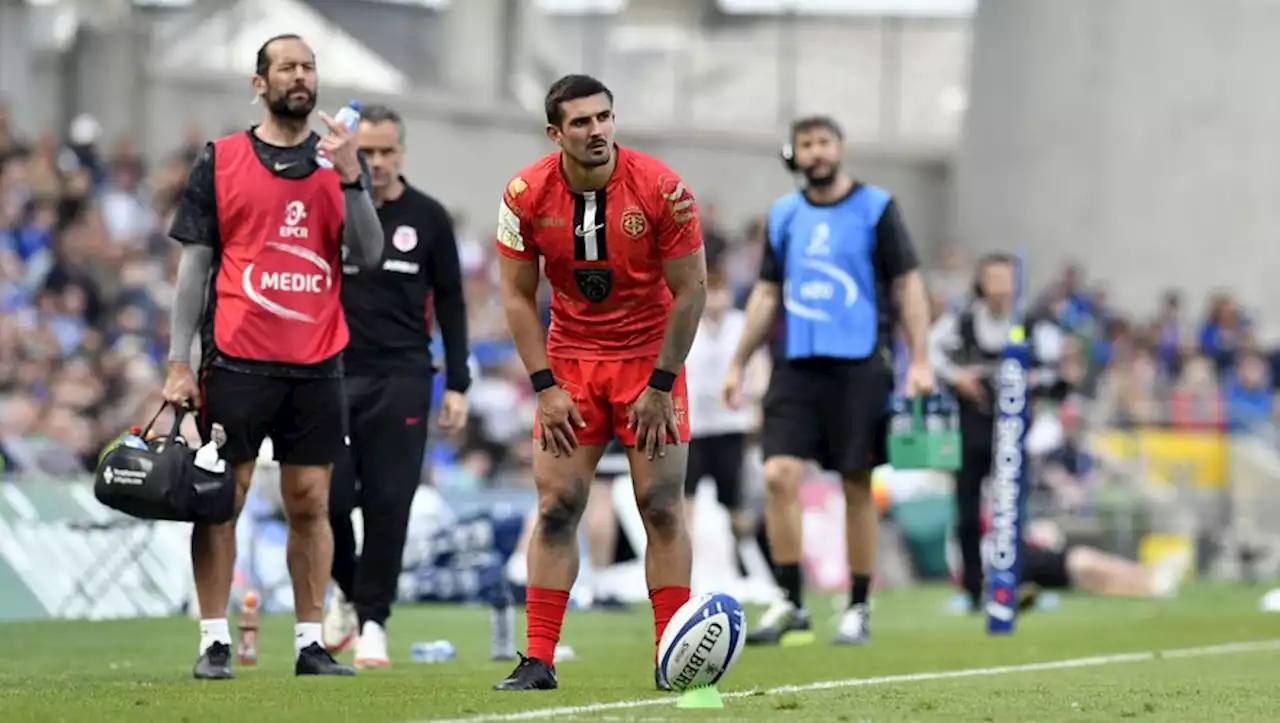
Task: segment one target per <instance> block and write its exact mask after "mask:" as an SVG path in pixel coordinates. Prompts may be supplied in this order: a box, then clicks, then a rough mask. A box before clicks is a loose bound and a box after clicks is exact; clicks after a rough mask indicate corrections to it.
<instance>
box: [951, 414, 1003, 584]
mask: <svg viewBox="0 0 1280 723" xmlns="http://www.w3.org/2000/svg"><path fill="white" fill-rule="evenodd" d="M994 425H995V418H994V417H993V416H992V415H991V414H990V413H989V412H985V411H979V410H977V409H974V408H973V407H972V406H971V405H969V404H963V405H961V407H960V437H961V444H962V449H963V457H962V460H961V466H960V469H959V470H957V471H956V488H955V498H956V538H957V541H958V542H959V543H960V559H961V561H962V563H963V565H964V571H963V576H962V578H961V580H962V585H963V586H964V590H965V592H966V593H968V595H969V597H970V599H971V600H972V601H973V603H974V605H975V608H976V606H977V604H978V603H979V601H980V600H981V599H982V574H983V569H982V567H983V566H982V482H983V480H985V479H986V478H987V476H988V475H990V474H991V464H992V457H993V453H992V449H993V446H994V444H995V427H994Z"/></svg>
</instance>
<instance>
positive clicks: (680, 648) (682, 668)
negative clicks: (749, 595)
mask: <svg viewBox="0 0 1280 723" xmlns="http://www.w3.org/2000/svg"><path fill="white" fill-rule="evenodd" d="M746 638H747V616H746V615H745V614H744V613H743V612H742V605H741V604H739V603H738V601H737V600H735V599H734V598H733V597H732V596H730V595H726V594H724V593H722V592H715V593H708V594H706V595H699V596H698V597H695V598H692V599H691V600H689V602H687V603H685V604H684V605H682V606H681V607H680V609H679V610H677V611H676V614H675V617H673V618H671V622H670V623H669V624H668V625H667V629H666V632H664V633H663V634H662V640H661V642H659V644H658V670H659V671H660V672H661V674H662V677H663V678H665V679H666V681H667V683H668V684H669V685H670V686H671V689H672V690H674V691H677V692H678V691H683V690H687V689H689V688H700V687H703V686H707V685H716V684H718V683H719V682H720V679H721V678H723V677H724V674H725V673H727V672H729V669H730V668H732V667H733V664H734V663H735V662H736V661H737V660H738V655H739V654H741V653H742V646H743V645H745V644H746Z"/></svg>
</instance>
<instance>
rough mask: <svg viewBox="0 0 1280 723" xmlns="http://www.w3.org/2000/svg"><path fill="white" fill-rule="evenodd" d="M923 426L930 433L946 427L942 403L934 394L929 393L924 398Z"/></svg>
mask: <svg viewBox="0 0 1280 723" xmlns="http://www.w3.org/2000/svg"><path fill="white" fill-rule="evenodd" d="M924 428H925V431H926V432H929V433H930V434H933V433H936V432H941V431H943V430H945V429H946V421H945V420H944V419H943V416H942V404H941V401H940V400H939V399H938V395H936V394H931V395H929V397H928V398H926V399H925V400H924Z"/></svg>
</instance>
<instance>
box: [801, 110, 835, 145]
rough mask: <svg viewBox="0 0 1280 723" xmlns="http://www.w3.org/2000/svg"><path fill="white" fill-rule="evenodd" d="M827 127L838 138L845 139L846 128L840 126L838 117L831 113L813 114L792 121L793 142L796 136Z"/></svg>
mask: <svg viewBox="0 0 1280 723" xmlns="http://www.w3.org/2000/svg"><path fill="white" fill-rule="evenodd" d="M824 128H825V129H826V130H829V131H831V133H832V134H833V135H834V136H835V137H836V138H838V139H840V140H842V141H843V140H844V130H842V129H841V128H840V124H839V123H836V119H835V118H832V117H831V116H829V115H811V116H806V117H804V118H797V119H796V120H794V121H792V122H791V142H792V143H795V142H796V138H797V137H798V136H799V135H800V134H801V133H808V132H809V131H816V130H819V129H824Z"/></svg>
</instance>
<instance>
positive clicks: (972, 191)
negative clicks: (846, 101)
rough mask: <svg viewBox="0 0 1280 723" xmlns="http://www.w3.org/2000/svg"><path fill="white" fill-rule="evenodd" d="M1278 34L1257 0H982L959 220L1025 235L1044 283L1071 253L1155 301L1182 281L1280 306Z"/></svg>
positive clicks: (1138, 297) (1007, 238)
mask: <svg viewBox="0 0 1280 723" xmlns="http://www.w3.org/2000/svg"><path fill="white" fill-rule="evenodd" d="M1277 33H1280V5H1277V4H1276V3H1272V2H1259V1H1258V0H1213V2H1205V1H1204V0H1044V1H1042V2H1026V1H1025V0H984V2H982V3H980V5H979V6H978V11H977V14H976V16H975V18H974V41H973V44H972V47H973V56H972V61H971V62H972V67H973V80H972V86H971V90H970V106H969V112H968V116H967V118H966V127H965V130H964V133H963V141H962V143H961V148H960V152H959V155H958V166H957V177H956V184H955V186H954V190H955V192H956V194H957V200H956V210H957V217H956V220H957V231H958V234H959V235H960V236H961V237H962V238H964V239H966V241H967V242H968V243H970V244H971V245H973V246H974V247H977V248H983V249H991V248H996V247H1001V246H1010V245H1021V246H1025V247H1026V248H1027V249H1028V252H1029V254H1030V261H1031V263H1030V264H1029V268H1030V271H1031V275H1032V285H1033V286H1036V287H1040V286H1043V285H1044V283H1045V282H1046V281H1048V280H1049V276H1050V275H1051V274H1053V273H1055V271H1056V270H1057V269H1058V268H1059V267H1060V265H1061V263H1062V262H1064V261H1067V260H1069V259H1070V260H1077V261H1082V262H1085V263H1087V264H1088V266H1089V267H1090V269H1092V270H1093V272H1094V273H1096V274H1097V275H1099V276H1102V277H1107V276H1110V277H1111V278H1112V280H1113V281H1116V282H1119V276H1120V274H1121V272H1123V274H1124V277H1123V279H1124V280H1123V283H1122V284H1121V283H1116V284H1115V285H1114V286H1113V288H1112V294H1111V297H1112V299H1113V300H1114V301H1115V302H1116V303H1117V304H1118V305H1119V306H1121V307H1123V308H1129V309H1140V310H1141V311H1143V312H1144V313H1149V312H1151V311H1153V310H1154V303H1155V300H1156V299H1157V298H1159V295H1160V293H1161V292H1162V291H1164V290H1165V289H1171V288H1181V289H1185V290H1186V292H1187V294H1188V301H1190V302H1191V303H1193V304H1198V300H1199V299H1200V298H1203V297H1204V296H1205V295H1206V294H1208V293H1210V292H1212V291H1213V290H1216V289H1229V290H1230V291H1231V293H1232V294H1233V295H1235V296H1236V297H1237V298H1239V299H1240V300H1241V301H1242V303H1244V304H1245V305H1246V306H1247V307H1249V308H1254V309H1275V308H1277V306H1280V285H1277V284H1275V283H1274V281H1273V280H1272V278H1271V275H1270V273H1268V272H1266V271H1262V270H1260V268H1259V266H1258V262H1259V260H1261V259H1265V258H1267V257H1269V256H1270V251H1271V249H1272V248H1274V246H1275V233H1276V229H1277V228H1278V227H1280V204H1277V203H1276V202H1275V199H1276V198H1277V197H1278V196H1280V133H1277V129H1278V128H1280V101H1278V100H1277V97H1278V96H1277V94H1276V92H1275V68H1276V67H1277V65H1280V44H1277V43H1276V42H1275V38H1276V35H1277ZM1263 263H1264V264H1265V263H1266V262H1265V261H1264V262H1263ZM1263 268H1265V266H1264V267H1263ZM1272 323H1273V324H1274V322H1272ZM1264 331H1265V332H1269V333H1267V336H1269V337H1271V338H1274V337H1275V334H1276V332H1277V331H1280V330H1278V329H1275V328H1272V329H1269V330H1264Z"/></svg>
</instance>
